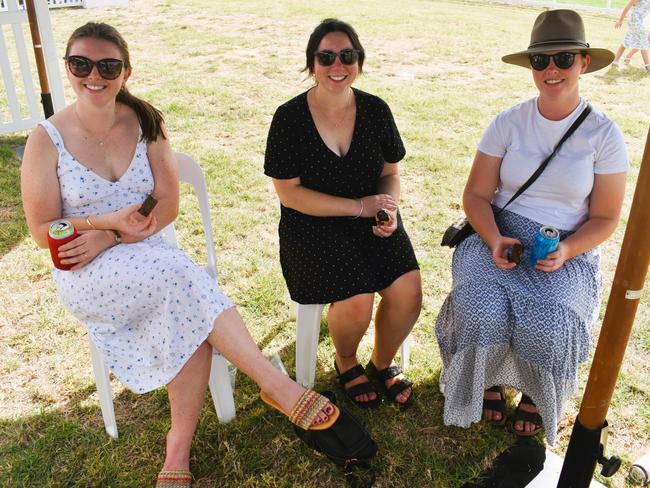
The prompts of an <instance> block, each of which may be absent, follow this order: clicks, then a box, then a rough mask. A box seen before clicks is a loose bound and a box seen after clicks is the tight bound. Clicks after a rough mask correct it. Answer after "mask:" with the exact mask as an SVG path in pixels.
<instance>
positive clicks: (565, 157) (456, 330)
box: [436, 10, 629, 444]
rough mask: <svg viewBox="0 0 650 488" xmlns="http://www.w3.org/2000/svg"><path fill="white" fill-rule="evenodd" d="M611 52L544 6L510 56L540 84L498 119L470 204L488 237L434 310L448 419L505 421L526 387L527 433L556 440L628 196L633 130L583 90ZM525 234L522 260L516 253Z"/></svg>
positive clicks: (473, 179)
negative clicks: (606, 247)
mask: <svg viewBox="0 0 650 488" xmlns="http://www.w3.org/2000/svg"><path fill="white" fill-rule="evenodd" d="M613 58H614V53H612V52H611V51H609V50H607V49H599V48H593V47H590V46H589V44H588V43H587V42H586V41H585V32H584V26H583V23H582V19H581V17H580V16H579V15H578V14H577V13H576V12H574V11H572V10H551V11H548V12H544V13H542V14H540V15H539V16H538V17H537V19H536V21H535V24H534V26H533V30H532V34H531V42H530V45H529V47H528V49H526V50H524V51H520V52H517V53H514V54H510V55H507V56H504V57H503V58H502V59H503V61H504V62H506V63H509V64H514V65H516V66H521V67H525V68H527V69H531V68H532V78H533V82H534V83H535V86H536V87H537V90H538V91H539V94H538V95H537V96H536V97H534V98H531V99H530V100H527V101H525V102H522V103H520V104H518V105H515V106H514V107H512V108H510V109H508V110H506V111H504V112H502V113H500V114H499V115H497V117H496V118H495V119H494V120H493V121H492V123H491V124H490V125H489V127H488V128H487V130H486V131H485V133H484V134H483V137H482V139H481V141H480V142H479V144H478V151H477V152H476V156H475V158H474V163H473V166H472V169H471V172H470V175H469V178H468V180H467V183H466V185H465V191H464V193H463V206H464V209H465V213H466V214H467V218H468V219H469V221H470V223H471V224H472V226H473V228H474V229H475V230H476V234H474V235H471V236H470V237H467V238H466V239H465V240H464V241H462V242H461V243H460V244H459V245H458V247H457V248H456V250H455V252H454V257H453V264H452V278H453V283H452V290H451V292H450V294H449V296H448V297H447V298H446V300H445V301H444V303H443V305H442V308H441V310H440V314H439V315H438V319H437V321H436V337H437V340H438V345H439V347H440V352H441V355H442V359H443V365H444V367H443V372H442V374H441V377H440V382H441V386H442V387H443V388H442V389H443V390H444V396H445V405H444V422H445V424H447V425H458V426H461V427H469V425H470V424H471V423H472V422H478V421H479V420H480V419H481V417H482V416H483V418H484V419H485V420H487V421H488V422H491V423H492V424H494V425H497V426H502V425H504V424H505V421H506V417H505V416H506V402H505V390H504V386H510V387H512V388H514V389H516V390H519V391H521V392H522V396H521V401H520V402H519V406H518V407H517V409H516V411H515V414H514V418H513V429H514V431H515V433H516V434H518V435H522V436H530V435H534V434H536V433H537V432H539V431H540V430H541V429H542V428H544V430H545V432H546V437H547V439H548V441H549V442H550V443H551V444H553V442H554V441H555V437H556V428H557V422H558V420H559V419H560V417H561V415H562V412H563V408H564V405H565V403H566V401H567V400H568V399H569V398H570V397H571V396H572V395H573V394H574V393H575V391H576V389H577V380H576V374H577V368H578V365H579V364H580V363H581V362H584V361H586V360H587V358H588V357H589V350H590V345H591V328H592V326H593V324H594V322H595V320H596V318H597V317H598V311H599V308H600V287H601V283H600V280H601V277H600V276H601V275H600V251H599V244H601V243H602V242H603V241H605V240H606V239H607V238H608V237H609V236H610V235H611V234H612V232H613V231H614V229H616V226H617V225H618V222H619V218H620V211H621V206H622V203H623V197H624V195H625V181H626V172H627V170H628V167H629V162H628V157H627V151H626V148H625V143H624V140H623V135H622V133H621V131H620V129H619V128H618V126H617V125H616V124H615V123H614V122H613V121H611V120H610V119H608V118H607V117H606V116H605V115H604V114H603V113H602V112H600V111H598V110H595V109H594V110H591V112H589V110H588V104H587V101H586V100H585V99H584V98H582V97H581V96H580V92H579V84H580V77H581V75H583V74H584V73H590V72H593V71H596V70H599V69H602V68H605V67H606V66H607V65H609V63H611V61H612V59H613ZM585 109H587V112H586V118H584V120H583V121H582V123H581V125H579V126H578V127H577V129H576V130H575V132H574V133H573V134H572V135H570V137H569V138H568V139H567V140H566V141H565V142H564V144H563V145H562V146H561V147H560V149H559V150H558V151H557V153H555V154H554V157H552V158H551V159H550V162H549V163H548V166H547V167H545V168H544V169H543V172H542V173H541V174H540V175H539V176H538V178H537V179H536V180H535V181H534V182H533V183H532V185H531V186H530V187H529V188H527V189H525V190H524V191H523V193H522V194H521V195H520V196H519V197H518V198H517V199H515V200H514V201H512V204H511V205H509V206H508V207H507V209H505V210H500V211H499V209H503V207H504V206H505V205H506V203H507V202H508V201H509V200H510V199H511V197H513V196H514V195H515V193H516V192H517V190H518V189H519V188H520V187H522V185H523V184H524V182H526V181H527V180H528V179H529V178H530V177H531V175H532V174H534V173H535V172H536V170H537V168H538V167H539V166H540V165H541V163H542V161H544V160H545V159H546V158H547V157H549V155H551V154H553V150H554V148H555V147H556V145H557V144H558V141H560V139H561V138H562V137H563V136H564V134H565V133H567V131H568V129H569V127H571V126H572V125H573V124H574V122H576V120H577V119H578V118H579V117H580V116H581V115H582V114H583V112H584V111H585ZM497 211H498V212H499V213H498V215H497V216H495V212H497ZM542 226H552V227H554V228H555V231H556V232H557V233H558V234H559V238H560V241H559V243H558V247H557V250H556V251H553V252H551V253H549V254H548V255H547V256H546V257H544V258H542V259H535V256H534V255H532V254H531V249H532V248H533V243H534V241H535V239H536V235H537V233H538V232H539V231H540V228H541V227H542ZM522 245H523V259H520V260H518V259H517V258H516V257H513V256H512V255H511V256H510V259H508V254H509V252H508V251H509V250H514V249H515V248H518V246H522ZM513 254H514V253H513ZM519 254H520V257H521V252H520V253H519Z"/></svg>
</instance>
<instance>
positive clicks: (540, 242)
mask: <svg viewBox="0 0 650 488" xmlns="http://www.w3.org/2000/svg"><path fill="white" fill-rule="evenodd" d="M559 242H560V231H559V230H557V229H556V228H555V227H551V226H548V225H546V226H544V227H541V228H540V229H539V231H537V233H536V234H535V243H534V244H533V249H532V250H531V252H530V258H529V260H528V262H529V263H530V265H531V266H535V265H536V264H537V260H538V259H546V256H547V255H548V254H549V253H552V252H555V251H557V245H558V244H559Z"/></svg>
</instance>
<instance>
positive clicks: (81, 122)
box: [72, 103, 120, 147]
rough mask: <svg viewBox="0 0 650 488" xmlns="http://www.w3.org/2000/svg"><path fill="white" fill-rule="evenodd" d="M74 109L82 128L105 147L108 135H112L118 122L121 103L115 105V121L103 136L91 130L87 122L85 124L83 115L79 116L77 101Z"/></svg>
mask: <svg viewBox="0 0 650 488" xmlns="http://www.w3.org/2000/svg"><path fill="white" fill-rule="evenodd" d="M72 110H73V111H74V114H75V116H76V117H77V120H78V121H79V124H81V128H82V129H83V130H84V132H87V133H88V134H90V135H91V136H93V138H94V139H96V140H97V144H98V145H99V146H100V147H104V143H105V142H106V139H108V136H109V135H110V133H111V131H112V130H113V127H115V123H116V122H117V113H118V112H119V110H120V108H119V105H117V106H116V107H115V116H114V118H113V123H112V124H111V126H110V127H109V128H108V131H106V134H104V135H103V136H102V137H98V136H97V135H96V134H95V133H94V132H93V131H91V130H89V129H88V127H86V124H84V123H83V121H82V120H81V117H79V113H78V112H77V104H76V103H75V105H74V107H73V108H72ZM84 139H85V138H84Z"/></svg>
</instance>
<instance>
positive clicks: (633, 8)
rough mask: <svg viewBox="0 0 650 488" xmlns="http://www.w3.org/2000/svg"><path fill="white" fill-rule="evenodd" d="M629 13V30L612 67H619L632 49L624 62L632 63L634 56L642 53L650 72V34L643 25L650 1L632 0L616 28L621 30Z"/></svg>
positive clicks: (649, 10)
mask: <svg viewBox="0 0 650 488" xmlns="http://www.w3.org/2000/svg"><path fill="white" fill-rule="evenodd" d="M628 12H629V13H630V18H629V20H628V26H629V29H628V31H627V32H626V33H625V37H624V38H623V43H622V44H621V45H620V46H619V47H618V49H617V50H616V55H615V57H614V61H613V62H612V67H613V68H618V67H619V65H620V60H621V56H623V53H624V52H625V50H626V49H630V51H629V52H628V54H627V56H626V57H625V59H624V61H623V62H624V63H625V64H629V63H630V60H631V58H632V56H633V55H634V53H635V52H636V51H637V50H638V51H641V57H642V58H643V63H644V65H645V70H646V71H648V72H650V55H649V54H648V46H649V45H650V33H647V32H646V31H645V26H644V25H643V21H644V19H645V17H646V16H647V15H648V12H650V0H630V1H629V2H628V4H627V5H626V6H625V8H624V9H623V11H622V12H621V16H620V17H619V18H618V20H617V21H616V23H615V24H614V28H616V29H620V27H621V26H622V25H623V21H624V20H625V17H626V16H627V14H628Z"/></svg>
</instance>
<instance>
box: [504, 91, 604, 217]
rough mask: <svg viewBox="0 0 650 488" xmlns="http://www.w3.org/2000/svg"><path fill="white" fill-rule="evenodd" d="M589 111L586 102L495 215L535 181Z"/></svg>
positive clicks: (589, 106) (589, 108) (589, 107)
mask: <svg viewBox="0 0 650 488" xmlns="http://www.w3.org/2000/svg"><path fill="white" fill-rule="evenodd" d="M590 112H591V105H589V104H588V103H587V106H586V107H585V108H584V110H583V111H582V113H581V114H580V115H579V116H578V118H577V119H576V120H575V121H574V122H573V124H571V127H569V130H567V131H566V133H565V134H564V135H563V136H562V139H560V142H558V143H557V145H556V146H555V149H553V152H552V153H551V155H550V156H549V157H547V158H546V159H545V160H544V161H542V164H540V165H539V167H538V168H537V169H536V170H535V172H534V173H533V174H532V176H531V177H530V178H528V180H527V181H526V183H524V184H523V185H521V188H519V190H517V193H515V194H514V195H513V196H512V198H511V199H510V200H508V203H506V204H505V205H504V206H503V207H501V208H500V209H499V211H498V212H497V215H498V214H500V213H501V212H502V211H503V210H504V209H505V208H506V207H507V206H508V205H510V204H511V203H512V202H513V201H514V200H515V198H517V197H518V196H519V195H521V194H522V193H523V192H524V191H526V189H527V188H528V187H529V186H530V185H532V184H533V183H534V182H535V180H536V179H537V178H538V177H539V175H541V174H542V172H543V171H544V169H545V168H546V166H547V165H548V163H549V161H550V160H551V159H553V156H555V155H556V154H557V152H558V151H559V149H560V147H561V146H562V144H564V142H565V141H566V140H567V139H568V138H569V137H571V134H573V133H574V132H575V131H576V129H577V128H578V127H580V124H582V122H583V121H584V120H585V119H586V118H587V115H589V113H590Z"/></svg>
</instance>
